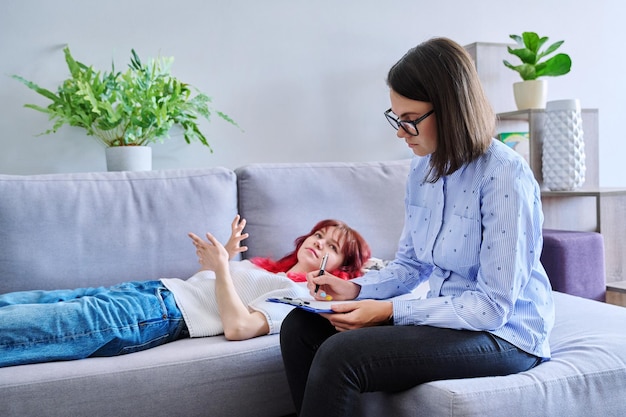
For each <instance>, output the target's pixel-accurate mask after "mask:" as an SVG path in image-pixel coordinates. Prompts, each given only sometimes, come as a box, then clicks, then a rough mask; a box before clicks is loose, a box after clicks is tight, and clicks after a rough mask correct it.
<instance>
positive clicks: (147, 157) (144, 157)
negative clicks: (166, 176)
mask: <svg viewBox="0 0 626 417" xmlns="http://www.w3.org/2000/svg"><path fill="white" fill-rule="evenodd" d="M105 155H106V161H107V170H108V171H150V170H152V148H151V147H149V146H111V147H109V148H106V149H105Z"/></svg>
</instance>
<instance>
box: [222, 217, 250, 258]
mask: <svg viewBox="0 0 626 417" xmlns="http://www.w3.org/2000/svg"><path fill="white" fill-rule="evenodd" d="M244 227H246V219H242V218H241V216H239V214H238V215H236V216H235V219H234V220H233V222H232V224H231V233H230V238H229V239H228V242H226V245H224V247H225V248H226V251H227V252H228V259H233V258H234V257H235V256H236V255H237V254H238V253H241V252H245V251H247V250H248V247H247V246H241V241H242V240H244V239H247V238H248V236H249V235H248V234H247V233H242V232H243V228H244Z"/></svg>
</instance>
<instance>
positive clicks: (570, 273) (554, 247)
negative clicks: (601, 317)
mask: <svg viewBox="0 0 626 417" xmlns="http://www.w3.org/2000/svg"><path fill="white" fill-rule="evenodd" d="M541 263H542V264H543V266H544V268H545V269H546V272H547V274H548V278H549V279H550V282H551V283H552V288H553V289H554V290H555V291H559V292H564V293H567V294H571V295H576V296H579V297H584V298H589V299H591V300H597V301H604V299H605V295H606V278H605V276H606V275H605V269H604V240H603V238H602V235H601V234H600V233H596V232H575V231H566V230H553V229H543V252H541Z"/></svg>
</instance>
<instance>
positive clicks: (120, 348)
mask: <svg viewBox="0 0 626 417" xmlns="http://www.w3.org/2000/svg"><path fill="white" fill-rule="evenodd" d="M185 331H186V326H185V322H184V320H183V317H182V314H181V312H180V310H179V309H178V307H177V306H176V302H175V301H174V296H173V295H172V294H171V292H170V291H169V290H167V289H166V288H165V287H164V286H163V284H162V283H161V282H160V281H145V282H127V283H123V284H119V285H115V286H112V287H108V288H104V287H99V288H81V289H76V290H56V291H22V292H14V293H9V294H3V295H0V367H1V366H11V365H21V364H27V363H36V362H48V361H56V360H72V359H82V358H86V357H89V356H116V355H122V354H125V353H131V352H136V351H140V350H145V349H150V348H152V347H155V346H158V345H162V344H164V343H168V342H171V341H173V340H176V339H177V338H180V337H182V336H183V335H184V334H185Z"/></svg>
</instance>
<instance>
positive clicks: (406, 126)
mask: <svg viewBox="0 0 626 417" xmlns="http://www.w3.org/2000/svg"><path fill="white" fill-rule="evenodd" d="M434 112H435V109H432V110H431V111H429V112H428V113H426V114H424V115H423V116H421V117H418V118H417V119H415V120H398V119H396V118H395V117H393V116H392V115H391V109H389V110H387V111H386V112H385V117H386V118H387V121H388V122H389V124H390V125H391V127H393V128H394V129H396V130H398V129H400V128H402V129H403V130H404V131H405V132H406V133H408V134H409V135H411V136H418V135H419V134H420V132H419V130H417V125H418V124H419V123H420V122H421V121H422V120H424V119H425V118H427V117H428V116H430V115H431V114H433V113H434Z"/></svg>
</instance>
